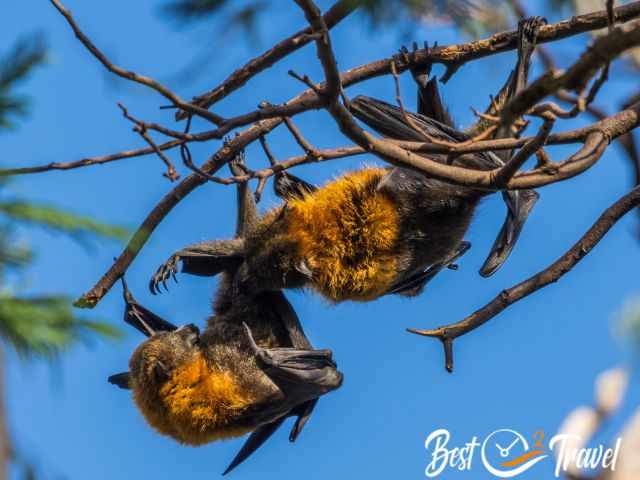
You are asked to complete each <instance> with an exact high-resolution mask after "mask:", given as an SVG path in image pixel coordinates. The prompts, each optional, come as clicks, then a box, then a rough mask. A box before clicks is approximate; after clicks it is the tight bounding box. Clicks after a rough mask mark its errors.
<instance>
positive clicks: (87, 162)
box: [0, 140, 182, 177]
mask: <svg viewBox="0 0 640 480" xmlns="http://www.w3.org/2000/svg"><path fill="white" fill-rule="evenodd" d="M181 143H182V142H181V141H180V140H173V141H171V142H166V143H163V144H161V145H157V147H158V149H160V150H162V151H164V150H170V149H172V148H175V147H177V146H178V145H180V144H181ZM152 153H156V152H155V149H154V148H152V147H148V148H138V149H135V150H125V151H123V152H118V153H112V154H111V155H102V156H96V157H86V158H83V159H81V160H76V161H74V162H66V163H60V162H51V163H47V164H45V165H37V166H34V167H18V168H2V169H0V177H5V176H8V175H26V174H30V173H42V172H50V171H53V170H72V169H74V168H81V167H88V166H91V165H102V164H104V163H110V162H115V161H117V160H123V159H127V158H135V157H142V156H144V155H150V154H152Z"/></svg>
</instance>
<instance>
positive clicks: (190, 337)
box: [179, 324, 200, 347]
mask: <svg viewBox="0 0 640 480" xmlns="http://www.w3.org/2000/svg"><path fill="white" fill-rule="evenodd" d="M179 333H180V334H182V336H183V338H184V339H185V341H186V342H187V344H188V345H189V346H190V347H193V346H195V345H198V343H200V330H199V329H198V327H196V326H195V325H193V324H189V325H185V326H184V327H182V328H180V330H179Z"/></svg>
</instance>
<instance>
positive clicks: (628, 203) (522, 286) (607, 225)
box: [408, 186, 640, 371]
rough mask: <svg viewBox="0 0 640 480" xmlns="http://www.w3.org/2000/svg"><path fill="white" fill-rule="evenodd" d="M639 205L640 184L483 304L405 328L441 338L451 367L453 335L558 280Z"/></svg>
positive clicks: (466, 329) (485, 319) (480, 323)
mask: <svg viewBox="0 0 640 480" xmlns="http://www.w3.org/2000/svg"><path fill="white" fill-rule="evenodd" d="M639 205H640V186H636V187H635V188H634V189H633V190H631V191H630V192H629V193H627V194H626V195H624V196H623V197H622V198H620V199H619V200H618V201H617V202H615V203H614V204H613V205H612V206H610V207H609V208H608V209H607V210H605V211H604V213H602V215H601V216H600V218H598V220H597V221H596V222H595V223H594V224H593V226H592V227H591V228H590V229H589V230H588V231H587V232H586V233H585V234H584V235H583V236H582V238H580V240H578V241H577V242H576V244H575V245H573V247H571V248H570V249H569V250H568V251H567V252H566V253H565V254H564V255H562V256H561V257H560V258H559V259H558V260H556V261H555V262H554V263H553V264H551V265H550V266H549V267H547V268H545V269H544V270H542V271H541V272H539V273H537V274H535V275H533V276H532V277H530V278H528V279H527V280H525V281H523V282H521V283H519V284H517V285H515V286H513V287H511V288H508V289H506V290H503V291H502V292H500V294H499V295H497V296H496V297H495V298H494V299H493V300H491V301H490V302H489V303H487V304H486V305H485V306H484V307H482V308H480V309H479V310H477V311H475V312H474V313H472V314H471V315H469V316H468V317H466V318H465V319H464V320H461V321H459V322H457V323H454V324H451V325H447V326H444V327H440V328H436V329H433V330H418V329H408V330H409V332H411V333H415V334H417V335H422V336H426V337H433V338H437V339H439V340H440V341H442V342H443V344H444V346H445V360H446V364H447V369H448V370H449V371H451V369H452V368H453V356H452V355H453V354H452V348H451V346H452V343H453V341H454V340H455V339H456V338H458V337H460V336H462V335H465V334H467V333H469V332H471V331H472V330H475V329H476V328H478V327H479V326H481V325H483V324H484V323H486V322H488V321H489V320H491V319H492V318H493V317H495V316H496V315H498V314H499V313H500V312H502V311H503V310H505V309H506V308H507V307H509V306H510V305H513V304H514V303H516V302H517V301H519V300H522V299H523V298H525V297H527V296H528V295H531V294H532V293H534V292H536V291H537V290H540V289H541V288H544V287H546V286H547V285H549V284H551V283H554V282H556V281H558V280H559V279H560V278H561V277H562V276H563V275H564V274H566V273H567V272H569V271H570V270H571V269H573V267H575V266H576V264H577V263H578V262H580V260H582V259H583V258H584V257H585V256H586V255H587V254H588V253H589V252H590V251H591V250H592V249H593V248H594V247H595V246H596V245H597V244H598V242H600V240H602V238H603V237H604V236H605V235H606V234H607V232H609V230H610V229H611V227H613V225H615V224H616V222H618V220H620V219H621V218H622V217H623V216H624V215H625V214H627V213H628V212H629V211H631V210H632V209H633V208H635V207H637V206H639Z"/></svg>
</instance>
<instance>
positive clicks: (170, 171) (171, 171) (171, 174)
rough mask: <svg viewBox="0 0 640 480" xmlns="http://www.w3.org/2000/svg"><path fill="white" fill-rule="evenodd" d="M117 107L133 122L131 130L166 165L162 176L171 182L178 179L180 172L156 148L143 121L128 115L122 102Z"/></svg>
mask: <svg viewBox="0 0 640 480" xmlns="http://www.w3.org/2000/svg"><path fill="white" fill-rule="evenodd" d="M118 107H120V110H122V115H124V117H125V118H126V119H127V120H130V121H131V122H133V123H134V124H135V127H134V128H133V130H134V131H135V132H137V133H139V134H140V136H141V137H142V138H143V139H144V140H145V141H146V142H147V143H148V144H149V146H150V147H151V148H152V149H153V151H154V152H155V153H156V155H158V157H160V160H162V162H163V163H164V164H165V165H166V167H167V171H166V172H165V173H163V174H162V175H163V176H164V177H166V178H168V179H169V180H170V181H171V182H175V181H176V180H178V179H179V178H180V174H178V172H176V169H175V168H174V167H173V164H172V163H171V160H169V157H167V156H166V155H165V154H164V152H163V151H162V150H160V148H158V145H156V143H155V142H154V141H153V139H152V138H151V137H150V136H149V133H148V132H147V127H146V125H145V124H144V122H141V121H140V120H137V119H135V118H133V117H132V116H131V115H129V112H128V110H127V108H126V107H125V106H124V105H123V104H121V103H118Z"/></svg>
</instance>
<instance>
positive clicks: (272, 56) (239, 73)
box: [176, 0, 356, 120]
mask: <svg viewBox="0 0 640 480" xmlns="http://www.w3.org/2000/svg"><path fill="white" fill-rule="evenodd" d="M355 6H356V3H355V2H353V1H351V0H340V1H339V2H336V3H335V4H334V5H333V6H332V7H331V8H330V9H329V10H327V13H325V14H324V21H325V24H326V25H327V28H329V29H331V28H333V27H334V26H335V25H337V24H338V23H339V22H341V21H342V20H343V19H344V18H346V17H347V16H349V14H350V13H351V12H353V11H354V10H355ZM310 34H311V28H310V27H307V28H305V29H303V30H300V31H299V32H297V33H294V34H293V35H292V36H290V37H289V38H287V39H285V40H283V41H281V42H280V43H277V44H276V45H274V46H273V47H272V48H270V49H269V50H267V51H266V52H265V53H263V54H262V55H260V56H259V57H256V58H253V59H251V60H250V61H249V62H248V63H246V64H245V65H243V66H242V67H240V68H239V69H237V70H236V71H234V72H233V73H232V74H231V75H229V77H227V79H226V80H225V81H224V82H222V83H221V84H220V85H218V86H217V87H215V88H213V89H211V91H209V92H207V93H204V94H202V95H198V96H197V97H194V98H193V100H192V103H193V104H195V105H198V106H199V107H202V108H209V107H210V106H211V105H213V104H215V103H216V102H219V101H220V100H222V99H223V98H225V97H227V96H228V95H230V94H231V93H232V92H234V91H236V90H237V89H239V88H240V87H242V86H243V85H244V84H245V83H247V81H249V80H250V79H251V78H252V77H254V76H256V75H257V74H259V73H260V72H262V71H264V70H266V69H267V68H270V67H272V66H273V65H274V64H275V63H277V62H278V61H280V60H282V59H283V58H285V57H286V56H287V55H289V54H291V53H293V52H295V51H296V50H298V49H299V48H302V47H304V46H305V45H307V44H308V43H309V42H310V41H312V40H314V38H313V37H312V36H311V35H310ZM184 117H185V115H184V113H183V112H178V113H177V115H176V118H177V119H178V120H181V119H183V118H184Z"/></svg>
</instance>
